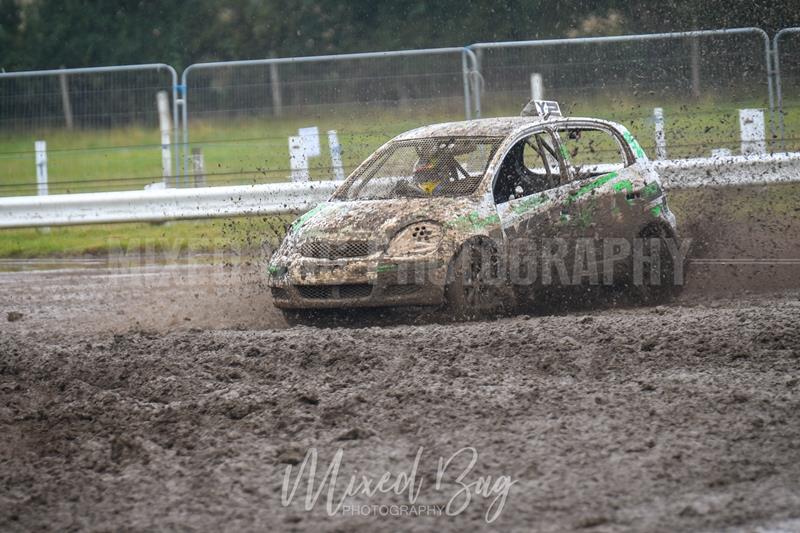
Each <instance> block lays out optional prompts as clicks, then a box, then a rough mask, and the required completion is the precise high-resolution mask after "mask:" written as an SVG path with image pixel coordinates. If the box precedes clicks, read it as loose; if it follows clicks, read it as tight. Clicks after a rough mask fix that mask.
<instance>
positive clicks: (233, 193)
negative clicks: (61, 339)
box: [0, 181, 339, 228]
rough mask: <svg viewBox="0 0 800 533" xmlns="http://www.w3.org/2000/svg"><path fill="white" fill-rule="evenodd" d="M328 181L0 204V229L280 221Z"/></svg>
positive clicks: (315, 199)
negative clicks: (240, 219) (259, 219)
mask: <svg viewBox="0 0 800 533" xmlns="http://www.w3.org/2000/svg"><path fill="white" fill-rule="evenodd" d="M337 185H339V183H337V182H333V181H310V182H306V183H270V184H265V185H243V186H234V187H201V188H195V189H161V190H146V191H124V192H96V193H83V194H59V195H51V196H17V197H10V198H0V228H24V227H37V226H68V225H75V224H99V223H109V222H158V221H164V220H178V219H188V218H214V217H230V216H242V215H280V214H286V213H299V212H303V211H306V210H308V209H311V208H312V207H313V206H314V205H315V204H317V203H319V202H321V201H324V200H325V199H327V198H328V197H329V196H330V195H331V194H332V193H333V191H334V189H335V188H336V186H337Z"/></svg>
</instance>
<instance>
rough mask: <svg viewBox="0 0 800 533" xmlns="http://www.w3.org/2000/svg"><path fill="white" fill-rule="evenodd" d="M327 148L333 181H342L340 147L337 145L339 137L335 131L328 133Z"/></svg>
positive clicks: (342, 168)
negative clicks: (329, 153) (329, 154)
mask: <svg viewBox="0 0 800 533" xmlns="http://www.w3.org/2000/svg"><path fill="white" fill-rule="evenodd" d="M328 146H329V147H330V150H331V166H332V167H333V179H335V180H337V181H342V180H344V166H343V165H342V145H341V144H339V136H338V135H336V130H329V131H328Z"/></svg>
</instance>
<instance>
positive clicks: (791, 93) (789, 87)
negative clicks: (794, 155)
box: [772, 28, 800, 151]
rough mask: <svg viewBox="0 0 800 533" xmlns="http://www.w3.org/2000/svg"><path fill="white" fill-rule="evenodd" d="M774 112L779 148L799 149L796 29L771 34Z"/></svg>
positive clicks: (799, 59)
mask: <svg viewBox="0 0 800 533" xmlns="http://www.w3.org/2000/svg"><path fill="white" fill-rule="evenodd" d="M772 50H773V53H774V61H775V77H776V92H777V104H776V105H777V110H776V115H777V117H778V124H779V133H778V135H779V137H780V139H781V140H782V144H781V149H783V150H788V151H798V150H800V28H786V29H784V30H781V31H779V32H778V33H777V34H775V38H774V40H773V45H772Z"/></svg>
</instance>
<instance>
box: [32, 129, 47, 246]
mask: <svg viewBox="0 0 800 533" xmlns="http://www.w3.org/2000/svg"><path fill="white" fill-rule="evenodd" d="M34 148H35V150H36V195H37V196H47V193H48V190H47V142H46V141H36V142H35V143H34ZM39 231H41V232H42V233H50V228H49V227H47V226H45V227H42V228H40V229H39Z"/></svg>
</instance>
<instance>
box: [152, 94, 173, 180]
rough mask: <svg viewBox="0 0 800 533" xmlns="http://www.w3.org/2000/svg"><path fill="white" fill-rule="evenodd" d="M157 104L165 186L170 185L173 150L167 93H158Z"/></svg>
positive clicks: (162, 174) (162, 173)
mask: <svg viewBox="0 0 800 533" xmlns="http://www.w3.org/2000/svg"><path fill="white" fill-rule="evenodd" d="M156 104H157V106H158V126H159V128H160V129H161V176H162V178H163V180H164V185H168V184H169V183H168V182H169V178H170V176H172V149H171V147H170V131H171V130H172V125H171V122H172V121H171V120H170V118H169V114H170V113H169V96H167V91H158V92H157V93H156Z"/></svg>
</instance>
